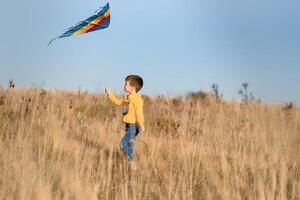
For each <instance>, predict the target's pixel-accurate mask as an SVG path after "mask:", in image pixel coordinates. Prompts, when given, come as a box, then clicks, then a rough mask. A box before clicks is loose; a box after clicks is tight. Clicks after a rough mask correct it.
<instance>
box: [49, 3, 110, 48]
mask: <svg viewBox="0 0 300 200" xmlns="http://www.w3.org/2000/svg"><path fill="white" fill-rule="evenodd" d="M109 23H110V11H109V4H108V3H107V4H106V5H105V6H104V7H103V8H102V9H101V10H100V11H99V12H97V13H96V14H95V15H93V16H91V17H89V18H87V19H86V20H84V21H81V22H78V23H77V24H76V25H75V26H72V27H71V28H69V29H68V30H67V31H66V32H65V33H64V34H62V35H61V36H59V37H56V38H54V39H52V40H51V41H50V42H49V43H48V45H47V46H49V45H50V44H51V42H53V41H54V40H55V39H58V38H64V37H68V36H72V35H81V34H84V33H89V32H92V31H97V30H101V29H104V28H107V27H108V26H109Z"/></svg>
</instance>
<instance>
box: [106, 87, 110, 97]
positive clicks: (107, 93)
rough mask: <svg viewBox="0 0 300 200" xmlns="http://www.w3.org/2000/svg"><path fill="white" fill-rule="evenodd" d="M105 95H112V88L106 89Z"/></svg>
mask: <svg viewBox="0 0 300 200" xmlns="http://www.w3.org/2000/svg"><path fill="white" fill-rule="evenodd" d="M105 93H106V95H107V96H109V95H111V90H110V88H108V87H106V88H105Z"/></svg>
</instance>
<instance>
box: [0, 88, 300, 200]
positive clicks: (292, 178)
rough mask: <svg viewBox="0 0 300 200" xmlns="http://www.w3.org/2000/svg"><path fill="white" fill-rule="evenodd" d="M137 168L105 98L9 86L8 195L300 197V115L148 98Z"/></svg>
mask: <svg viewBox="0 0 300 200" xmlns="http://www.w3.org/2000/svg"><path fill="white" fill-rule="evenodd" d="M144 101H145V108H144V111H145V120H146V131H145V132H144V133H141V134H139V135H138V137H137V139H136V141H135V148H136V159H137V166H138V170H137V171H132V170H130V167H129V165H128V162H127V161H126V159H125V157H124V156H123V154H122V152H121V151H120V149H119V141H120V139H121V138H122V136H123V134H124V131H123V129H124V127H123V125H122V124H121V123H120V122H121V117H122V116H121V112H122V111H121V110H122V109H121V108H119V107H115V106H113V105H112V104H111V103H110V102H109V101H108V99H107V98H106V96H104V94H91V93H87V92H83V91H61V90H44V89H41V88H9V89H3V88H2V89H1V90H0V199H5V200H6V199H22V200H27V199H28V200H34V199H37V200H43V199H49V200H50V199H74V200H77V199H78V200H83V199H88V200H96V199H107V200H108V199H117V200H123V199H124V200H126V199H130V200H137V199H146V200H148V199H149V200H150V199H153V200H157V199H170V200H176V199H184V200H189V199H190V200H191V199H225V200H227V199H228V200H229V199H230V200H231V199H294V200H297V199H300V110H299V108H297V107H296V106H285V105H271V104H266V103H262V102H256V101H253V102H248V103H242V102H237V101H223V100H222V101H216V100H215V99H214V98H213V97H212V96H210V95H208V96H205V97H197V96H196V97H184V96H181V97H180V96H179V97H172V98H171V97H165V96H157V97H148V96H144Z"/></svg>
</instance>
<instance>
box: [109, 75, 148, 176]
mask: <svg viewBox="0 0 300 200" xmlns="http://www.w3.org/2000/svg"><path fill="white" fill-rule="evenodd" d="M142 87H143V79H142V78H141V77H140V76H137V75H129V76H127V77H126V79H125V85H124V90H125V92H126V93H127V95H126V96H125V97H124V98H123V99H118V98H117V97H115V96H114V95H113V94H112V92H111V91H110V89H109V88H105V93H106V95H107V97H108V98H109V99H110V100H111V101H112V102H113V103H114V104H115V105H117V106H121V105H122V106H123V118H122V122H123V123H124V124H125V135H124V137H123V138H122V140H121V142H120V148H121V150H122V151H123V153H124V154H125V156H126V157H127V159H128V160H129V161H130V166H131V168H132V169H133V170H136V164H135V162H134V161H133V157H134V147H133V142H134V139H135V137H136V136H137V135H138V133H139V132H144V131H145V127H144V113H143V98H142V96H141V95H140V94H139V93H138V92H139V91H140V90H141V89H142Z"/></svg>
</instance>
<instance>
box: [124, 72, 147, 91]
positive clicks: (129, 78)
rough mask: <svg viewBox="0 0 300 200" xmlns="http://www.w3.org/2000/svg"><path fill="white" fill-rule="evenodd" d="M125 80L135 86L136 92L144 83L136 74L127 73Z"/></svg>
mask: <svg viewBox="0 0 300 200" xmlns="http://www.w3.org/2000/svg"><path fill="white" fill-rule="evenodd" d="M125 81H129V84H130V85H131V86H134V87H135V90H136V92H138V91H140V90H141V89H142V87H143V84H144V81H143V79H142V78H141V77H140V76H138V75H129V76H127V77H126V78H125Z"/></svg>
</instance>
